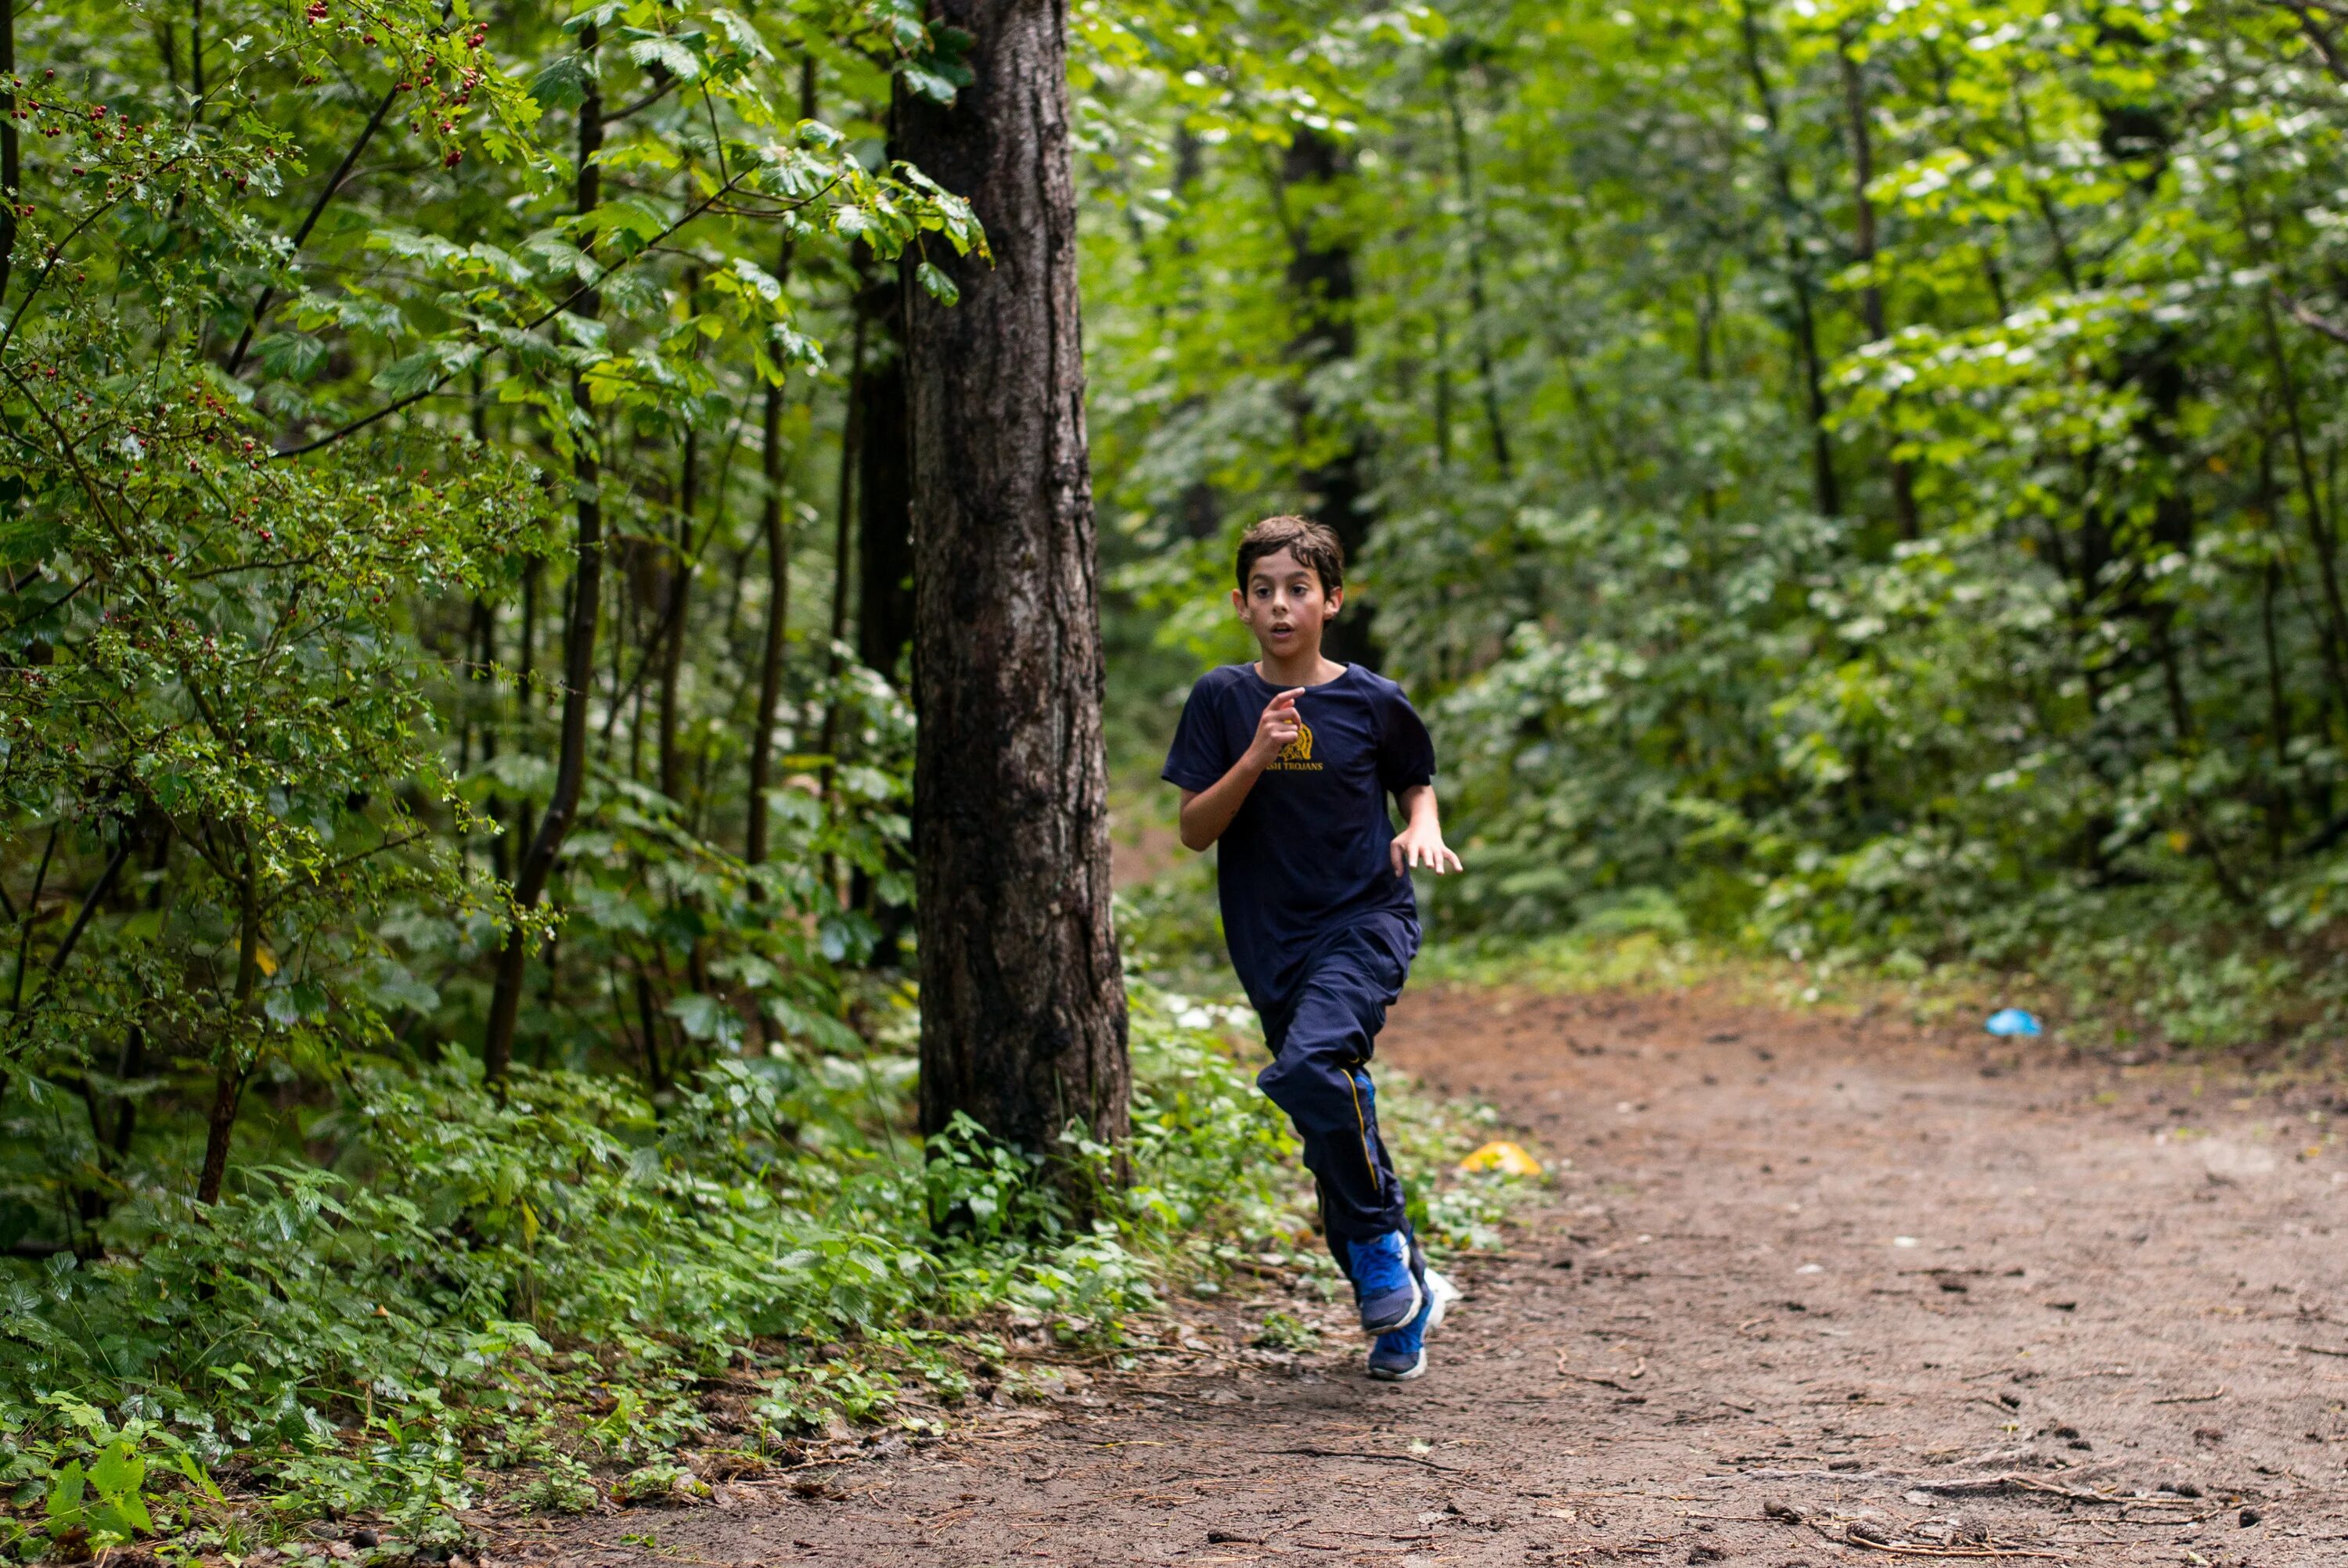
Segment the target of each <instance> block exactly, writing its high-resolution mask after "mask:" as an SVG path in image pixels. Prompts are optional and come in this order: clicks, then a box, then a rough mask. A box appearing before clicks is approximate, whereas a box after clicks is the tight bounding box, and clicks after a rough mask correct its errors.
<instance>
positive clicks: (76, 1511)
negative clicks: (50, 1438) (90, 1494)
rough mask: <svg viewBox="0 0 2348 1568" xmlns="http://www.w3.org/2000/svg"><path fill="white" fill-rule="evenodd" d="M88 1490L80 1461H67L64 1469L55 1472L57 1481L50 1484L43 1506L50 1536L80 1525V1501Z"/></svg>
mask: <svg viewBox="0 0 2348 1568" xmlns="http://www.w3.org/2000/svg"><path fill="white" fill-rule="evenodd" d="M87 1491H88V1484H87V1482H86V1481H85V1480H84V1478H83V1475H82V1468H81V1460H67V1461H66V1464H65V1468H64V1469H63V1470H60V1471H57V1479H56V1480H55V1481H52V1482H50V1484H49V1495H48V1499H47V1501H46V1503H45V1505H44V1506H45V1508H46V1511H47V1513H48V1520H49V1533H50V1534H51V1535H52V1536H55V1535H59V1534H62V1533H64V1532H66V1531H68V1530H72V1529H74V1528H76V1527H77V1526H78V1525H79V1524H80V1523H81V1519H82V1505H81V1500H82V1497H83V1495H84V1494H85V1493H86V1492H87Z"/></svg>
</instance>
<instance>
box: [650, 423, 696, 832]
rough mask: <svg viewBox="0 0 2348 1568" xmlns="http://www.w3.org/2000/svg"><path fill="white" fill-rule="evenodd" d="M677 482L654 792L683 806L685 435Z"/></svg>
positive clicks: (690, 502) (688, 589) (692, 445)
mask: <svg viewBox="0 0 2348 1568" xmlns="http://www.w3.org/2000/svg"><path fill="white" fill-rule="evenodd" d="M680 466H681V468H682V470H683V471H682V472H681V473H680V474H679V475H678V476H677V486H676V492H677V493H676V539H675V544H673V545H672V546H671V547H670V548H669V558H668V603H667V604H666V605H665V606H664V607H663V609H662V611H661V617H662V621H663V630H664V631H665V632H666V636H665V637H664V638H663V639H662V641H661V683H660V790H661V794H664V795H666V796H667V797H668V798H669V799H670V800H672V801H675V802H676V803H677V804H679V805H680V806H682V805H683V804H684V790H685V783H684V766H683V763H682V761H681V759H680V758H679V757H678V755H677V749H676V735H677V725H678V714H677V706H676V704H677V691H678V687H679V684H680V682H681V681H682V678H683V676H684V673H685V618H686V615H687V612H688V611H689V610H691V608H692V604H693V559H692V558H693V519H694V518H695V516H696V515H698V512H699V509H700V506H701V440H700V433H699V432H698V431H695V430H691V429H688V430H686V431H685V452H684V457H683V461H682V463H681V465H680Z"/></svg>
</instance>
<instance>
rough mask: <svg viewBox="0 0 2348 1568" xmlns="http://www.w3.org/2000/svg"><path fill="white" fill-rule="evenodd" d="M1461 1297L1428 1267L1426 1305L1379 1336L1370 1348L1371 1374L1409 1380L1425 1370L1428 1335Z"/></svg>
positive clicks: (1387, 1379)
mask: <svg viewBox="0 0 2348 1568" xmlns="http://www.w3.org/2000/svg"><path fill="white" fill-rule="evenodd" d="M1458 1299H1459V1291H1458V1287H1457V1286H1454V1285H1453V1284H1452V1283H1451V1282H1450V1281H1449V1280H1447V1279H1446V1278H1444V1277H1443V1276H1441V1275H1439V1274H1437V1273H1436V1272H1435V1270H1433V1269H1431V1268H1430V1269H1428V1270H1427V1271H1426V1306H1425V1307H1421V1308H1420V1309H1419V1313H1418V1316H1417V1317H1415V1318H1413V1319H1411V1321H1410V1322H1408V1323H1406V1324H1405V1325H1404V1326H1403V1327H1400V1328H1396V1329H1395V1330H1393V1331H1392V1332H1391V1333H1386V1334H1381V1335H1379V1336H1378V1339H1377V1343H1376V1344H1375V1345H1373V1346H1371V1347H1370V1376H1371V1377H1373V1378H1377V1379H1378V1380H1379V1381H1380V1382H1385V1383H1407V1382H1409V1381H1410V1380H1411V1379H1412V1378H1416V1377H1419V1376H1420V1375H1422V1374H1423V1373H1425V1372H1426V1337H1427V1336H1428V1335H1429V1334H1432V1333H1433V1332H1435V1330H1436V1329H1437V1328H1438V1327H1441V1326H1442V1323H1443V1317H1444V1314H1445V1313H1447V1312H1448V1311H1449V1310H1450V1309H1451V1304H1452V1303H1453V1302H1455V1301H1457V1300H1458Z"/></svg>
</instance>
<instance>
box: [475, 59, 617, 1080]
mask: <svg viewBox="0 0 2348 1568" xmlns="http://www.w3.org/2000/svg"><path fill="white" fill-rule="evenodd" d="M595 45H596V30H595V27H594V26H593V25H592V24H590V25H589V26H587V27H586V28H585V29H584V30H583V31H582V34H581V36H580V41H579V46H580V48H581V49H582V50H584V51H585V52H587V53H589V54H592V53H593V52H594V50H595ZM594 81H595V78H594V77H592V75H591V76H590V77H588V83H589V87H588V90H587V97H586V98H585V99H584V100H583V101H582V103H581V104H580V106H579V183H578V187H577V204H578V210H579V211H580V212H582V213H588V212H592V211H594V210H595V209H596V208H597V207H599V206H600V205H602V170H601V169H599V168H597V166H596V163H595V157H596V154H598V153H599V152H601V151H602V147H603V95H602V92H601V91H600V90H598V89H597V88H596V87H595V86H594V85H593V84H594ZM602 308H603V302H602V297H601V296H600V295H598V294H597V293H596V292H594V291H592V290H590V291H588V292H585V293H583V294H582V295H581V296H580V298H579V301H578V302H577V304H576V306H575V309H576V311H577V313H579V314H580V315H582V316H584V317H586V318H587V319H588V320H590V321H592V320H593V319H595V318H596V317H597V316H598V315H600V314H602ZM571 402H572V406H573V407H575V408H577V409H578V410H579V412H580V415H582V418H583V419H586V420H589V421H592V419H593V418H594V416H595V415H594V405H593V404H592V402H591V401H590V399H589V397H588V395H587V383H586V380H585V378H584V377H582V376H580V375H576V374H574V375H572V378H571ZM579 443H580V445H579V447H578V456H576V457H575V458H574V459H573V460H572V490H573V492H574V494H575V496H576V497H577V499H576V507H577V513H576V516H577V519H578V532H577V537H576V545H577V549H578V557H579V559H578V565H577V566H576V567H575V568H574V569H573V570H572V578H571V613H570V616H569V618H568V619H569V624H568V625H566V626H565V627H564V628H563V635H562V738H561V743H560V746H559V749H558V751H557V752H556V754H555V768H554V795H553V798H552V799H551V800H549V801H548V802H547V803H546V815H544V816H543V817H541V818H540V819H539V824H538V832H537V833H536V835H533V836H532V837H531V839H530V848H529V850H528V851H527V852H526V853H525V854H524V855H523V856H522V861H521V874H520V876H519V877H517V878H516V879H515V882H514V907H515V909H516V911H517V912H518V913H527V912H528V911H530V910H531V909H534V908H536V907H538V901H539V899H540V898H541V897H542V896H543V895H544V894H545V892H546V885H547V882H548V880H549V879H550V878H551V876H553V873H554V857H555V856H557V855H559V854H561V850H562V840H563V838H564V836H565V835H568V834H569V833H570V831H571V818H572V814H573V813H575V812H576V811H577V810H578V809H579V792H580V788H581V786H582V784H584V783H585V781H586V776H587V700H588V698H589V696H590V695H591V693H592V688H593V686H594V683H595V630H596V625H597V622H598V620H599V619H600V614H599V612H600V611H601V610H602V604H603V502H602V465H601V463H600V462H599V461H598V459H597V457H596V454H595V447H594V445H593V433H592V427H591V428H590V429H588V430H582V431H581V432H580V434H579ZM529 956H530V940H529V934H528V933H527V932H526V931H525V930H524V929H523V927H522V926H521V924H520V921H519V920H517V921H516V922H515V924H514V926H513V927H512V928H511V929H510V930H509V931H508V932H507V933H506V941H505V946H504V947H503V948H500V949H499V952H498V978H497V988H496V989H495V990H493V991H492V992H491V993H490V996H489V1033H488V1038H487V1039H486V1040H484V1041H483V1043H482V1051H481V1056H482V1062H483V1065H484V1068H485V1070H486V1071H487V1073H488V1076H489V1081H490V1082H491V1083H500V1084H501V1083H503V1082H504V1081H505V1079H506V1074H507V1072H508V1071H510V1069H511V1067H512V1066H513V1040H514V1025H515V1023H516V1021H517V1020H519V1019H520V1014H521V987H522V979H523V974H524V967H525V964H526V961H527V960H528V958H529Z"/></svg>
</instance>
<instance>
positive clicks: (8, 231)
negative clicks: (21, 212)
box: [0, 0, 24, 301]
mask: <svg viewBox="0 0 2348 1568" xmlns="http://www.w3.org/2000/svg"><path fill="white" fill-rule="evenodd" d="M15 73H16V0H0V190H5V193H6V194H5V200H0V301H5V299H6V298H7V297H8V272H9V269H10V267H11V265H12V264H13V263H14V261H15V257H16V204H17V203H18V202H19V201H21V200H24V198H23V197H22V196H20V195H19V194H18V193H17V186H18V185H19V184H20V183H21V182H22V180H23V177H24V176H23V170H22V169H20V168H19V167H18V149H17V146H16V95H15V93H12V92H9V91H6V90H5V78H6V77H12V76H14V75H15Z"/></svg>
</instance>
